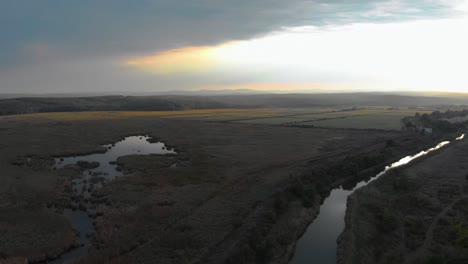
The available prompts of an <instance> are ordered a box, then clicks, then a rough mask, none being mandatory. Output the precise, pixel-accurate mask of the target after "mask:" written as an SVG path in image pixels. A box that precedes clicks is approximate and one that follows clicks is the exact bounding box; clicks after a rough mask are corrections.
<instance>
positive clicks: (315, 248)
mask: <svg viewBox="0 0 468 264" xmlns="http://www.w3.org/2000/svg"><path fill="white" fill-rule="evenodd" d="M464 137H465V135H464V134H463V135H462V136H460V137H458V138H457V139H456V140H462V139H463V138H464ZM448 144H450V142H449V141H444V142H441V143H439V144H438V145H437V146H435V147H433V148H430V149H428V150H426V151H421V152H420V153H418V154H416V155H412V156H407V157H404V158H402V159H401V160H399V161H397V162H395V163H392V164H390V165H388V166H386V167H385V170H384V171H382V172H381V173H379V174H377V175H376V176H375V177H373V178H372V179H371V180H369V181H361V182H359V183H358V184H357V185H356V187H354V189H353V190H345V189H343V188H342V187H340V188H337V189H334V190H332V192H331V193H330V196H329V197H328V198H326V199H325V201H324V203H323V204H322V205H321V206H320V213H319V215H318V216H317V218H316V219H315V220H314V222H312V223H311V224H310V225H309V227H308V228H307V230H306V232H305V233H304V235H303V236H302V237H301V238H300V239H299V240H298V241H297V244H296V251H295V254H294V257H293V259H292V260H291V261H290V264H313V263H320V264H335V263H336V253H337V239H338V237H339V235H340V234H341V233H342V232H343V230H344V227H345V214H346V204H347V200H348V196H349V195H350V194H352V193H353V192H354V191H355V190H357V189H359V188H361V187H363V186H366V185H367V184H369V183H370V182H372V181H374V180H376V179H378V178H379V177H381V176H383V175H385V173H386V172H388V171H389V170H392V169H395V168H398V167H401V166H404V165H407V164H409V163H411V162H412V161H413V160H415V159H418V158H420V157H423V156H425V155H427V154H428V153H430V152H433V151H435V150H438V149H440V148H443V147H444V146H446V145H448Z"/></svg>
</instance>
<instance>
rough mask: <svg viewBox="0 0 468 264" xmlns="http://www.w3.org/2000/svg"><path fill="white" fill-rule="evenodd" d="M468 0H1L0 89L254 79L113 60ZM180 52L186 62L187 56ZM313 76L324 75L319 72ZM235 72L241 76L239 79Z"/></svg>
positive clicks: (423, 12) (414, 16)
mask: <svg viewBox="0 0 468 264" xmlns="http://www.w3.org/2000/svg"><path fill="white" fill-rule="evenodd" d="M464 3H466V2H460V1H457V0H415V1H402V0H401V1H388V0H376V1H368V0H348V1H344V0H288V1H284V0H237V1H232V0H191V1H186V0H140V1H134V0H80V1H61V0H41V1H37V0H2V1H0V32H1V39H2V41H0V92H6V91H10V92H15V91H17V90H23V91H31V92H41V91H45V90H50V91H52V90H53V91H57V90H68V91H72V90H73V89H77V88H78V87H84V86H85V85H88V86H92V85H93V83H94V86H95V88H90V89H102V90H115V89H114V88H115V87H116V86H119V87H120V86H121V84H122V83H126V84H129V87H131V85H130V84H131V81H134V82H136V83H138V85H134V87H136V88H140V87H143V88H145V89H150V88H151V87H156V88H154V89H169V88H170V87H168V86H169V85H178V87H187V86H189V84H190V82H191V81H193V80H194V79H196V82H195V84H198V83H200V84H201V83H203V81H204V80H205V81H206V79H204V78H209V79H210V80H211V81H212V82H215V83H237V82H241V81H242V80H243V81H246V80H250V81H251V80H257V79H261V78H265V74H267V73H268V69H264V68H263V67H265V66H262V67H258V69H256V70H255V72H251V73H249V74H242V75H240V74H238V73H232V74H230V75H229V76H210V77H207V76H205V77H200V76H191V78H190V79H184V78H180V80H177V81H173V80H170V78H169V77H167V76H165V77H164V76H159V77H157V78H154V76H153V77H150V76H148V75H145V74H141V73H139V72H138V71H131V72H128V71H126V70H128V68H126V67H121V65H120V66H119V65H116V63H118V62H121V61H122V60H126V61H129V60H130V59H131V58H133V59H135V58H143V57H145V58H146V57H147V56H148V54H166V55H167V56H169V54H168V53H167V51H168V50H169V51H171V52H173V51H174V50H178V49H182V50H183V49H186V48H187V47H212V46H219V45H223V44H224V43H229V42H232V41H249V40H252V39H259V38H262V36H266V35H268V36H270V35H271V32H277V31H282V30H284V29H285V28H298V27H302V26H315V27H319V28H327V27H333V26H343V25H349V24H353V23H383V22H386V23H388V22H392V23H394V22H402V21H408V20H420V19H427V18H444V17H447V16H451V15H453V13H454V12H462V10H466V4H464ZM184 54H186V55H187V54H190V53H184ZM172 55H173V54H172ZM129 58H130V59H129ZM167 58H170V57H167ZM172 58H174V57H172ZM178 58H179V59H178V60H179V61H181V60H184V61H190V59H189V60H188V58H187V57H185V58H184V57H180V56H179V57H178ZM196 58H197V56H195V57H192V58H191V60H192V61H191V62H189V63H187V65H185V66H184V67H181V68H177V67H175V68H174V67H167V66H168V64H167V63H172V64H173V65H175V64H178V63H176V62H170V61H169V60H166V62H165V63H166V64H161V65H160V67H159V69H162V68H164V69H166V70H167V69H172V70H171V71H180V70H182V71H186V72H187V71H192V70H193V69H194V67H193V65H195V64H196V61H194V60H196ZM176 61H177V60H176ZM133 62H134V64H133V66H138V65H137V64H138V63H140V66H142V65H143V64H141V62H142V61H136V60H134V61H133ZM146 63H149V61H147V62H146ZM210 63H212V62H210ZM162 65H163V66H164V67H162ZM201 66H202V67H198V66H197V67H196V68H198V69H207V68H209V67H212V64H206V65H201ZM81 67H83V68H81ZM67 71H69V72H67ZM58 72H59V73H61V74H60V75H58V74H57V73H58ZM314 75H324V76H326V74H325V73H323V72H320V71H319V72H316V73H315V74H314ZM13 76H14V77H13ZM61 76H62V77H61ZM64 76H66V78H68V79H65V77H64ZM78 76H79V78H78ZM123 76H126V78H127V79H125V80H124V79H123ZM240 77H242V78H244V79H242V80H238V79H236V78H240ZM267 77H268V76H267ZM151 78H153V79H152V80H151ZM322 78H325V79H326V77H322ZM117 80H119V81H117ZM126 80H131V81H126ZM184 81H185V82H187V81H188V84H187V83H185V82H184ZM38 84H41V85H38ZM160 87H162V88H160ZM136 88H135V89H136Z"/></svg>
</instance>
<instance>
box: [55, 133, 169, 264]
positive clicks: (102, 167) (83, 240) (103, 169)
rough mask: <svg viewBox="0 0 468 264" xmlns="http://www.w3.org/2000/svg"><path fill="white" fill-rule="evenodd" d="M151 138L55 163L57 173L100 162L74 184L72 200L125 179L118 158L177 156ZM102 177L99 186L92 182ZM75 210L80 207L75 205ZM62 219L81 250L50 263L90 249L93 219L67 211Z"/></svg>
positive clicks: (77, 256)
mask: <svg viewBox="0 0 468 264" xmlns="http://www.w3.org/2000/svg"><path fill="white" fill-rule="evenodd" d="M149 139H150V137H149V136H131V137H126V138H124V139H123V140H121V141H119V142H117V143H115V144H110V145H104V146H103V147H104V148H105V149H106V152H104V153H95V154H90V155H83V156H74V157H62V158H60V157H59V158H56V159H55V166H54V167H55V169H57V170H59V169H62V168H64V167H66V166H67V165H76V164H77V163H78V162H90V163H91V162H98V163H99V164H97V163H96V166H95V167H93V168H88V169H83V170H82V177H80V178H79V179H73V180H72V185H73V187H72V189H73V192H72V196H73V197H84V198H86V197H89V196H90V195H91V193H92V191H93V190H95V189H97V188H100V187H102V184H104V183H105V182H109V181H112V180H113V179H115V178H116V177H119V176H122V175H123V174H124V172H123V171H122V170H121V168H119V166H118V165H117V163H116V161H117V159H118V158H119V157H123V156H128V155H168V154H177V153H176V152H175V151H174V150H172V149H168V148H167V147H166V145H165V144H164V143H162V142H156V143H151V142H149V141H148V140H149ZM96 177H99V178H100V179H101V180H100V181H99V182H96V181H93V180H92V178H96ZM74 205H75V206H76V205H77V204H74ZM63 215H64V216H65V217H66V218H67V219H68V221H70V224H71V225H72V226H73V228H74V229H75V230H77V231H78V232H79V243H80V244H81V246H80V247H78V248H75V249H73V250H71V251H69V252H67V253H65V254H63V255H62V256H61V257H60V258H59V259H57V260H54V261H50V262H49V263H53V264H59V263H72V262H74V261H76V260H78V259H80V258H81V257H84V256H86V255H87V254H88V251H89V249H90V248H91V236H92V234H93V232H94V227H93V224H92V219H91V217H89V215H88V214H87V213H86V212H85V211H83V210H70V209H65V210H64V212H63Z"/></svg>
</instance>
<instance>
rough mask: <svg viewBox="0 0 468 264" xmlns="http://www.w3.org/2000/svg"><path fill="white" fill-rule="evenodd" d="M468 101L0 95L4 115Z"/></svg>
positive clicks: (465, 100) (467, 100) (368, 96)
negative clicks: (6, 96)
mask: <svg viewBox="0 0 468 264" xmlns="http://www.w3.org/2000/svg"><path fill="white" fill-rule="evenodd" d="M449 105H468V97H466V96H454V97H451V96H448V95H445V96H441V95H438V96H419V95H399V94H390V93H335V94H332V93H330V94H220V95H198V96H194V95H158V96H94V97H66V98H61V97H47V98H43V97H26V98H9V99H0V115H12V114H25V113H38V112H79V111H177V110H190V109H214V108H306V107H372V106H385V107H431V106H434V107H436V106H449Z"/></svg>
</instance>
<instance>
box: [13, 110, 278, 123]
mask: <svg viewBox="0 0 468 264" xmlns="http://www.w3.org/2000/svg"><path fill="white" fill-rule="evenodd" d="M276 115H279V112H278V111H276V110H268V109H248V110H245V109H209V110H187V111H151V112H150V111H148V112H144V111H141V112H120V111H103V112H63V113H37V114H25V115H17V116H11V117H7V118H22V119H47V120H56V121H79V120H107V119H126V118H135V117H160V118H181V119H206V120H210V117H212V118H215V119H219V118H222V117H226V119H239V118H257V117H258V118H260V117H269V116H276Z"/></svg>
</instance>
